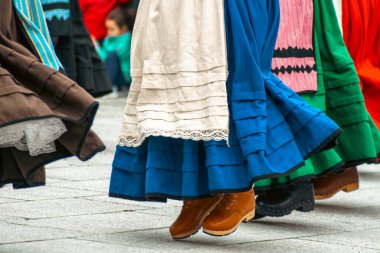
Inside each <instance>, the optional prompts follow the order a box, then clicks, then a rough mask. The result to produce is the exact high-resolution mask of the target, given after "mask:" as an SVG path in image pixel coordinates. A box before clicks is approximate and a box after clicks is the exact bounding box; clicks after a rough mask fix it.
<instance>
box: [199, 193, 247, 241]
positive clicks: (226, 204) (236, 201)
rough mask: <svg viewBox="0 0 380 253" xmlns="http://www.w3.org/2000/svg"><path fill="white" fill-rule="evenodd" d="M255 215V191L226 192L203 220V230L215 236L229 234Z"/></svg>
mask: <svg viewBox="0 0 380 253" xmlns="http://www.w3.org/2000/svg"><path fill="white" fill-rule="evenodd" d="M254 216H255V193H254V192H253V190H250V191H248V192H242V193H231V194H225V195H224V196H223V199H222V201H220V203H219V204H218V206H217V207H216V208H215V209H214V211H212V213H211V214H210V215H209V216H208V217H207V218H206V219H205V221H204V222H203V224H202V226H203V232H205V233H206V234H210V235H215V236H224V235H229V234H231V233H233V232H235V230H236V229H237V228H238V227H239V226H240V224H241V223H242V222H243V221H245V222H248V221H250V220H252V219H253V218H254Z"/></svg>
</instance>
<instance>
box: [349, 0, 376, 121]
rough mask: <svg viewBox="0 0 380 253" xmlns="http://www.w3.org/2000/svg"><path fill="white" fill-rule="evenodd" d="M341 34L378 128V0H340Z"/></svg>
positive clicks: (368, 107)
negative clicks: (341, 10)
mask: <svg viewBox="0 0 380 253" xmlns="http://www.w3.org/2000/svg"><path fill="white" fill-rule="evenodd" d="M342 2H343V6H342V8H343V35H344V40H345V42H346V45H347V48H348V50H349V51H350V54H351V57H352V58H353V60H354V62H355V66H356V69H357V71H358V74H359V77H360V81H361V87H362V90H363V94H364V97H365V103H366V106H367V109H368V111H369V113H370V114H371V116H372V118H373V120H374V121H375V123H376V125H377V127H378V128H380V49H379V46H380V15H379V9H380V0H366V1H362V0H342Z"/></svg>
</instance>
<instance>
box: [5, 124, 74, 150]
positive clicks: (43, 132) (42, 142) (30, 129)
mask: <svg viewBox="0 0 380 253" xmlns="http://www.w3.org/2000/svg"><path fill="white" fill-rule="evenodd" d="M66 131H67V129H66V126H65V124H64V123H63V122H62V120H60V119H58V118H47V119H38V120H29V121H24V122H20V123H15V124H11V125H8V126H5V127H1V128H0V148H4V147H15V148H17V149H18V150H21V151H29V154H30V155H31V156H38V155H40V154H48V153H52V152H54V151H56V146H55V144H54V141H55V140H57V139H58V138H59V137H61V135H62V134H64V133H65V132H66Z"/></svg>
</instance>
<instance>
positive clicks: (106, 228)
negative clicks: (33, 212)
mask: <svg viewBox="0 0 380 253" xmlns="http://www.w3.org/2000/svg"><path fill="white" fill-rule="evenodd" d="M172 221H173V220H172V219H171V218H168V217H162V216H161V217H156V216H153V215H146V214H141V213H138V212H136V211H134V212H132V211H125V212H113V213H104V214H88V215H79V216H78V215H77V216H67V217H59V218H45V219H38V220H26V221H25V222H24V224H26V225H29V226H43V227H50V228H59V229H65V230H73V231H80V232H85V233H86V234H93V235H95V234H107V233H114V232H125V231H136V230H149V229H154V228H163V227H164V228H167V227H169V226H170V225H171V223H172Z"/></svg>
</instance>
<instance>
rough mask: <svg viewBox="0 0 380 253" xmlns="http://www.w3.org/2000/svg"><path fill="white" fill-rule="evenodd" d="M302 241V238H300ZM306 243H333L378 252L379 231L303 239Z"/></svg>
mask: <svg viewBox="0 0 380 253" xmlns="http://www.w3.org/2000/svg"><path fill="white" fill-rule="evenodd" d="M301 239H302V238H301ZM304 240H307V241H315V242H323V243H334V244H340V245H350V246H359V247H363V248H369V249H375V250H377V251H378V252H380V244H379V240H380V229H373V230H372V229H371V230H363V231H354V232H346V233H339V234H336V235H319V236H311V237H308V238H305V239H304Z"/></svg>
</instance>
